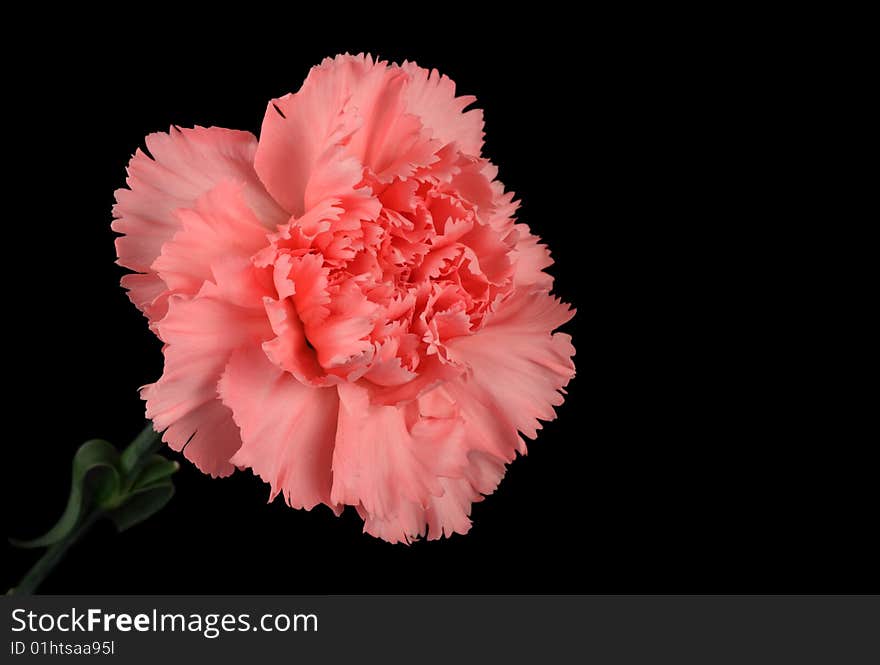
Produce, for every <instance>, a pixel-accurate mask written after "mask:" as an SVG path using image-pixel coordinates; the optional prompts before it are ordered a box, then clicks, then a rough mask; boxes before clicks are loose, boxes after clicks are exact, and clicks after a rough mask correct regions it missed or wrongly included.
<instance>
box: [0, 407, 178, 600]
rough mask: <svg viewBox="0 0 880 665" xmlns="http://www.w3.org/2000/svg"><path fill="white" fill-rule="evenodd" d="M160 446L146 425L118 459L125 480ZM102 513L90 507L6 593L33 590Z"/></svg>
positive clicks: (157, 436) (155, 436) (134, 473)
mask: <svg viewBox="0 0 880 665" xmlns="http://www.w3.org/2000/svg"><path fill="white" fill-rule="evenodd" d="M161 447H162V440H161V438H160V436H159V434H157V433H156V431H155V430H154V429H153V425H152V423H151V424H148V425H147V426H146V427H145V428H144V429H143V431H141V433H140V434H138V435H137V437H136V438H135V439H134V441H132V442H131V443H130V444H128V447H126V449H125V450H124V451H123V452H122V455H121V456H120V461H121V464H122V468H123V471H124V472H125V477H126V478H127V479H128V481H127V482H128V483H129V484H130V483H132V482H134V479H135V478H137V474H138V472H139V471H140V470H141V469H142V468H143V466H144V465H145V464H146V463H147V461H148V460H149V459H150V457H151V456H152V455H153V454H155V453H156V452H157V451H158V450H159V449H160V448H161ZM102 516H103V512H102V511H101V510H100V509H98V508H97V507H93V509H92V511H91V512H89V513H88V514H87V515H85V516H84V517H83V518H82V522H81V524H79V526H77V527H76V528H75V529H74V530H73V531H71V532H70V533H69V534H68V535H67V536H65V537H64V538H62V539H61V540H59V541H58V542H57V543H55V544H54V545H50V546H49V549H47V550H46V551H45V552H44V553H43V556H41V557H40V558H39V560H38V561H37V562H36V563H35V564H34V565H33V567H32V568H31V569H30V570H29V571H28V572H27V573H26V574H25V576H24V577H22V578H21V582H19V583H18V585H17V586H15V587H13V588H11V589H10V590H9V591H7V592H6V595H7V596H11V595H13V594H14V595H29V594H32V593H34V592H35V591H36V590H37V588H38V587H39V586H40V584H42V583H43V580H45V579H46V577H47V576H48V575H49V573H51V572H52V571H53V570H54V569H55V566H57V565H58V563H59V562H60V561H61V559H63V558H64V555H65V554H66V553H67V550H68V549H70V547H71V546H72V545H73V544H75V543H76V542H77V541H78V540H79V539H80V538H82V537H83V536H84V535H85V534H86V532H87V531H88V530H89V529H91V528H92V526H93V525H94V524H95V522H97V521H98V520H99V519H100V518H101V517H102Z"/></svg>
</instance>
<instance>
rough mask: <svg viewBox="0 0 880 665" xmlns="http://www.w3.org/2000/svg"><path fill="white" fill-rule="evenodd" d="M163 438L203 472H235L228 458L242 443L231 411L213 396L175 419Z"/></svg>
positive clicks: (223, 474)
mask: <svg viewBox="0 0 880 665" xmlns="http://www.w3.org/2000/svg"><path fill="white" fill-rule="evenodd" d="M162 440H163V441H165V443H167V444H168V445H169V446H170V447H171V449H172V450H176V451H178V452H181V451H182V452H183V454H184V455H185V456H186V458H187V459H188V460H190V461H191V462H192V463H193V464H195V465H196V467H198V469H199V470H200V471H201V472H202V473H207V474H210V475H211V476H214V477H215V478H216V477H223V476H228V475H230V474H231V473H232V472H233V471H235V466H234V465H233V464H232V463H231V462H230V461H229V459H230V458H231V457H232V456H233V455H234V454H235V451H236V450H238V447H239V446H240V445H241V438H240V437H239V433H238V427H237V426H236V425H235V423H234V422H233V420H232V412H231V411H230V410H229V409H228V408H226V407H225V406H224V405H223V404H222V403H221V402H220V401H219V400H216V399H212V400H210V401H208V402H205V403H204V404H202V405H200V406H197V407H195V408H194V409H193V410H191V411H189V412H188V413H187V414H186V415H185V416H183V417H181V418H179V419H178V420H175V421H174V422H173V423H172V424H171V425H170V426H169V427H168V429H167V430H165V433H164V435H163V436H162Z"/></svg>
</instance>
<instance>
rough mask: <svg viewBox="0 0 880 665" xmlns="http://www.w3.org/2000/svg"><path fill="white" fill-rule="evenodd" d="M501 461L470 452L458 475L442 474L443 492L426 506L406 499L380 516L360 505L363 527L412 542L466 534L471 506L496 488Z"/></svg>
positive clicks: (387, 537) (388, 537) (502, 468)
mask: <svg viewBox="0 0 880 665" xmlns="http://www.w3.org/2000/svg"><path fill="white" fill-rule="evenodd" d="M505 470H506V468H505V465H504V463H503V462H502V461H501V460H499V459H497V458H496V457H493V456H491V455H486V454H484V453H479V452H475V453H471V455H470V465H469V466H468V468H467V470H466V471H465V472H464V475H463V477H461V478H441V479H440V485H441V487H442V488H443V493H442V494H441V495H440V496H432V497H430V498H429V500H428V502H427V506H425V507H422V506H420V505H418V504H415V503H412V502H406V503H405V504H404V505H403V506H402V507H401V510H400V511H399V512H398V514H397V515H396V516H394V517H392V518H385V519H382V518H380V517H377V516H375V515H370V514H369V513H367V512H366V511H365V510H363V509H361V511H360V513H361V516H362V517H363V519H364V531H365V532H366V533H369V534H370V535H371V536H375V537H376V538H382V539H383V540H387V541H388V542H391V543H411V542H413V541H414V540H417V539H419V538H422V537H425V536H427V539H428V540H438V539H440V538H443V537H446V538H449V537H450V536H452V534H453V533H458V534H461V535H464V534H466V533H467V532H468V531H470V528H471V520H470V515H471V508H472V506H473V504H474V503H476V502H478V501H482V500H483V498H484V496H485V495H488V494H491V493H492V492H494V491H495V488H496V487H497V486H498V483H499V482H501V479H502V478H503V477H504V472H505Z"/></svg>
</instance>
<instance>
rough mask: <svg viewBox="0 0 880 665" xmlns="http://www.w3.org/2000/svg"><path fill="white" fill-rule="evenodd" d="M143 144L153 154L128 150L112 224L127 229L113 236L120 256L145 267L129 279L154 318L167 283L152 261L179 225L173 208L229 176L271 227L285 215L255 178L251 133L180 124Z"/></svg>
mask: <svg viewBox="0 0 880 665" xmlns="http://www.w3.org/2000/svg"><path fill="white" fill-rule="evenodd" d="M146 144H147V149H148V150H149V152H150V155H152V157H150V156H148V155H147V154H146V153H144V152H143V151H141V150H137V151H136V152H135V154H134V156H133V157H132V158H131V161H130V162H129V165H128V178H127V179H126V184H127V185H128V187H129V188H128V189H119V190H117V191H116V205H114V207H113V216H114V217H115V220H114V222H113V224H112V228H113V230H114V231H116V232H118V233H121V234H123V236H122V237H120V238H117V239H116V253H117V256H118V262H119V264H120V265H122V266H124V267H126V268H130V269H132V270H135V271H137V272H140V273H145V274H146V275H147V277H144V278H141V279H137V280H134V281H133V280H128V284H127V287H128V288H129V294H130V296H131V298H132V302H134V304H135V305H136V306H137V307H138V308H139V309H141V310H142V311H144V312H145V313H146V314H147V315H148V316H151V317H152V319H151V320H156V319H157V318H159V317H161V316H162V315H163V314H164V311H165V307H166V306H165V300H164V298H163V296H162V294H163V293H164V292H165V289H164V288H162V283H161V280H160V279H159V277H158V276H156V275H155V273H154V272H153V271H152V270H151V268H150V266H152V264H153V261H155V260H156V258H157V257H158V256H159V254H160V252H161V250H162V245H164V244H165V243H166V242H167V241H168V240H170V239H171V238H172V237H173V236H174V234H175V233H176V232H177V231H178V230H179V229H180V220H179V218H178V217H177V216H176V215H175V211H177V210H179V209H181V208H192V207H193V205H194V204H195V202H196V200H197V199H198V198H199V197H200V196H201V195H202V194H204V193H205V192H207V191H208V190H210V189H211V188H213V187H214V186H215V185H216V184H217V183H218V182H220V181H221V180H224V179H228V178H232V179H234V180H236V181H239V182H241V183H243V193H244V198H245V201H246V202H247V204H248V206H250V208H251V209H252V210H253V211H254V213H255V214H256V215H257V217H258V218H259V219H260V220H261V221H262V222H263V223H264V224H265V225H266V226H267V228H269V227H272V226H274V225H276V224H280V223H282V222H284V221H286V219H287V217H288V216H287V215H285V214H284V212H283V211H282V210H281V209H280V208H279V207H278V205H277V204H276V203H275V202H274V201H273V200H272V199H271V197H269V196H268V194H266V191H265V189H264V188H263V186H262V184H261V183H260V181H259V179H258V178H257V175H256V173H255V171H254V167H253V163H254V154H255V152H256V148H257V141H256V138H254V136H253V135H252V134H250V133H248V132H239V131H234V130H230V129H222V128H219V127H210V128H204V127H196V128H194V129H179V128H176V127H175V128H172V129H171V131H170V132H169V133H167V134H166V133H164V132H158V133H155V134H150V135H149V136H147V138H146ZM134 285H136V288H131V287H132V286H134ZM156 294H159V295H156ZM150 298H152V300H150Z"/></svg>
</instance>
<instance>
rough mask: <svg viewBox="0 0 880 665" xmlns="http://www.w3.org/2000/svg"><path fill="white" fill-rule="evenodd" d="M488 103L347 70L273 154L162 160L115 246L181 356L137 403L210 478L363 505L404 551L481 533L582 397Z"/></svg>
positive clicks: (155, 148)
mask: <svg viewBox="0 0 880 665" xmlns="http://www.w3.org/2000/svg"><path fill="white" fill-rule="evenodd" d="M473 101H474V98H473V97H456V96H455V84H454V83H453V82H452V81H451V80H450V79H448V78H447V77H445V76H440V75H439V74H438V73H437V72H436V71H431V72H429V71H428V70H425V69H422V68H420V67H417V66H416V65H415V64H413V63H404V64H403V65H399V66H398V65H389V64H388V63H385V62H374V61H373V60H372V58H370V57H369V56H363V55H359V56H349V55H345V56H338V57H336V58H335V59H327V60H325V61H324V62H323V63H322V64H321V65H320V66H318V67H315V68H313V69H312V71H311V72H310V73H309V76H308V78H307V79H306V81H305V83H304V84H303V86H302V88H301V89H300V91H299V92H298V93H296V94H288V95H285V96H284V97H280V98H279V99H275V100H273V101H272V102H270V104H269V105H268V108H267V110H266V115H265V118H264V120H263V127H262V131H261V134H260V139H259V140H257V139H256V138H255V137H254V136H253V135H251V134H249V133H247V132H240V131H235V130H230V129H221V128H217V127H211V128H208V129H205V128H201V127H196V128H194V129H179V128H177V127H174V128H172V129H171V130H170V131H169V133H167V134H165V133H156V134H151V135H149V136H148V137H147V138H146V144H147V148H148V149H149V152H150V155H151V156H150V155H147V154H145V153H143V152H141V151H140V150H139V151H137V152H136V153H135V155H134V157H133V158H132V160H131V163H130V164H129V166H128V179H127V181H126V182H127V184H128V187H129V189H120V190H119V191H117V192H116V205H115V207H114V216H115V218H116V219H115V221H114V222H113V229H114V230H116V231H118V232H119V233H121V234H123V235H122V236H121V237H120V238H118V239H117V241H116V248H117V252H118V256H119V263H120V264H121V265H123V266H125V267H126V268H130V269H132V270H134V271H136V273H135V274H130V275H127V276H125V277H124V278H123V280H122V284H123V286H124V287H125V288H126V289H128V291H129V295H130V297H131V300H132V301H133V302H134V304H135V305H137V307H138V308H140V309H141V310H142V311H143V312H144V314H145V315H146V316H147V318H148V319H149V321H150V327H151V328H152V329H153V330H154V331H155V333H156V334H157V335H158V336H159V338H160V339H161V340H162V341H163V342H164V351H163V352H164V356H165V369H164V373H163V374H162V377H161V378H160V379H159V380H158V381H156V383H154V384H151V385H148V386H146V387H144V389H143V391H142V396H143V398H144V399H145V400H146V411H147V417H148V418H150V419H152V421H153V423H154V426H155V427H156V429H157V430H158V431H162V430H164V436H163V440H164V441H165V442H167V443H168V445H170V446H171V447H172V448H173V449H174V450H178V451H180V450H182V451H183V452H184V454H185V455H186V457H187V458H189V459H190V460H191V461H192V462H193V463H195V464H196V466H198V468H199V469H201V470H202V471H203V472H205V473H209V474H211V475H212V476H225V475H228V474H230V473H231V472H232V471H233V470H234V469H235V468H236V467H238V468H250V469H252V470H253V471H254V472H255V473H257V474H259V475H260V476H261V477H262V478H263V479H264V480H266V481H267V482H268V483H270V485H271V488H272V490H271V497H270V500H271V498H274V497H275V496H276V495H278V494H279V493H280V494H282V495H283V496H284V499H285V500H286V501H287V503H288V504H289V505H291V506H293V507H295V508H305V509H307V510H308V509H311V508H312V507H313V506H315V505H317V504H319V503H323V504H326V505H327V506H329V507H330V508H331V509H333V510H334V511H335V512H336V513H337V514H338V513H339V512H340V511H341V510H342V508H343V507H344V506H346V505H351V506H354V507H355V508H356V509H357V511H358V513H359V514H360V515H361V516H362V518H363V519H364V523H365V524H364V530H365V531H366V532H367V533H370V534H372V535H374V536H378V537H380V538H384V539H385V540H388V541H391V542H400V541H404V542H409V541H411V540H413V539H415V538H418V537H421V536H424V535H426V534H427V537H428V538H431V539H433V538H439V537H440V536H441V535H447V536H448V535H450V534H452V533H466V532H467V531H468V529H469V528H470V519H469V515H470V511H471V504H472V503H473V502H474V501H478V500H480V499H481V498H482V496H483V495H485V494H488V493H490V492H492V491H493V490H494V489H495V487H496V486H497V484H498V482H499V480H500V479H501V477H502V476H503V475H504V471H505V468H506V463H507V462H510V461H511V460H513V459H514V457H515V456H516V453H517V452H520V453H525V452H526V447H525V443H524V442H523V440H522V438H521V437H520V433H522V434H524V435H525V436H527V437H529V438H534V437H535V436H536V432H537V430H538V429H540V427H541V425H540V423H539V422H538V420H539V419H542V420H550V419H552V418H554V417H555V413H554V409H553V407H554V406H558V405H559V404H561V403H562V401H563V397H562V393H563V392H564V391H563V390H562V389H563V387H564V386H565V385H566V384H567V383H568V381H569V379H571V377H572V376H573V375H574V365H573V363H572V361H571V357H572V356H573V355H574V348H573V347H572V345H571V338H570V337H569V336H568V335H565V334H562V333H556V334H553V330H554V329H555V328H557V327H558V326H560V325H561V324H563V323H565V322H566V321H568V320H569V319H570V318H571V316H572V315H573V311H572V310H570V309H569V307H568V306H567V305H565V304H563V303H561V302H560V301H559V300H557V299H556V298H554V297H553V296H551V295H550V289H551V287H552V284H553V280H552V278H551V277H550V276H549V275H547V274H546V273H545V272H543V271H544V268H546V267H547V266H549V265H550V264H551V263H552V260H551V259H550V255H549V252H548V251H547V248H546V247H545V246H544V245H542V244H540V242H539V239H538V238H536V237H535V236H534V235H532V234H531V233H530V232H529V229H528V227H527V226H526V225H524V224H518V223H516V222H515V221H514V212H515V211H516V208H517V204H516V203H514V201H513V195H512V194H511V193H505V192H504V187H503V186H502V185H501V183H500V182H498V181H497V180H496V179H495V177H496V173H497V169H496V168H495V167H494V166H493V165H492V164H491V163H490V162H489V161H488V160H486V159H485V158H483V157H482V156H481V150H482V145H483V119H482V113H481V112H480V111H479V110H470V111H465V110H464V109H465V108H466V107H467V106H468V105H470V104H471V103H472V102H473Z"/></svg>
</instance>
